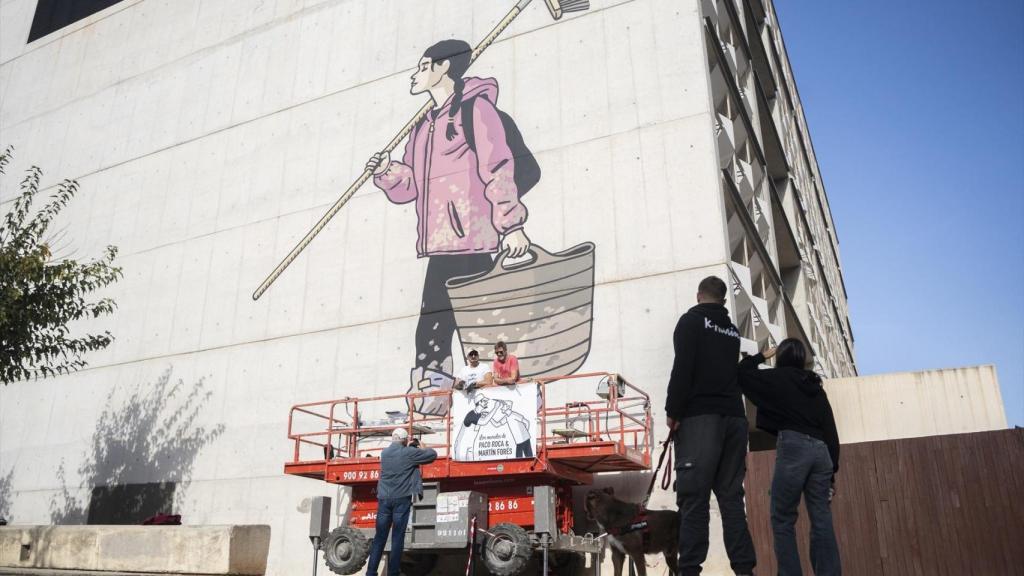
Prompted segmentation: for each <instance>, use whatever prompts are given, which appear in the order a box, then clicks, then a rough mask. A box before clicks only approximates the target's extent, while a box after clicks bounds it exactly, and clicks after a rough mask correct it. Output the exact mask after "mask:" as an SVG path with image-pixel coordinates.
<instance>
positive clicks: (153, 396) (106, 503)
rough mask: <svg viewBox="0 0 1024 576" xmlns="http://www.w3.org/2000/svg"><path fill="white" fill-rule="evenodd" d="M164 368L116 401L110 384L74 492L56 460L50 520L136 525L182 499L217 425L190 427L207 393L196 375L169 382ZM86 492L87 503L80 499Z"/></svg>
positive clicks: (172, 507)
mask: <svg viewBox="0 0 1024 576" xmlns="http://www.w3.org/2000/svg"><path fill="white" fill-rule="evenodd" d="M171 373H172V369H171V368H168V369H167V370H166V371H165V372H164V373H163V374H162V375H161V376H160V378H159V379H158V380H157V381H156V382H155V383H154V384H151V385H145V384H144V385H140V386H139V387H138V389H136V390H135V391H134V392H133V393H132V394H131V396H129V397H128V398H127V399H126V400H124V401H121V402H118V401H117V398H116V396H118V395H117V392H118V389H117V388H115V389H114V390H112V391H111V392H110V394H109V395H108V396H107V403H106V406H105V407H104V409H103V412H102V414H100V416H99V419H98V421H97V422H96V430H95V431H94V432H93V435H92V446H91V453H89V454H86V455H85V459H84V461H83V463H82V464H81V465H80V466H79V467H78V475H79V477H80V478H81V484H80V485H79V488H80V490H78V491H76V492H75V493H72V491H70V490H69V489H68V486H67V482H66V470H65V466H64V462H63V461H61V464H60V466H59V468H58V469H57V478H58V479H59V481H60V485H61V491H60V493H59V494H57V495H56V496H54V498H53V499H52V500H51V501H50V521H51V523H53V524H138V523H141V522H142V521H143V520H144V519H146V518H148V517H149V516H152V515H154V514H158V513H172V512H174V510H176V509H177V507H178V505H179V504H180V503H181V501H182V496H183V493H184V491H185V490H186V489H187V487H188V483H189V480H190V479H191V476H192V466H193V464H194V463H195V459H196V457H197V456H198V455H199V452H200V451H201V450H202V449H203V448H204V447H205V446H206V445H207V444H209V443H211V442H213V441H214V440H216V439H217V437H218V436H220V435H221V434H222V433H223V431H224V425H223V424H218V425H217V426H215V427H213V428H206V427H204V426H196V425H195V422H196V418H197V417H198V416H199V413H200V411H201V410H202V409H203V407H204V406H206V405H207V404H208V400H209V398H210V397H211V396H212V394H213V393H212V392H210V391H205V390H204V388H205V384H204V381H203V379H200V380H199V381H197V382H196V383H195V384H193V385H192V386H186V385H185V383H184V381H182V380H181V379H179V380H178V381H177V382H176V383H173V384H172V382H171ZM84 490H89V491H90V497H89V501H88V502H83V501H82V500H81V499H80V496H79V495H80V494H81V493H82V491H84Z"/></svg>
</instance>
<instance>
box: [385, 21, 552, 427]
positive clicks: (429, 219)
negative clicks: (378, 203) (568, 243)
mask: <svg viewBox="0 0 1024 576" xmlns="http://www.w3.org/2000/svg"><path fill="white" fill-rule="evenodd" d="M470 51H471V48H470V46H469V44H467V43H466V42H463V41H461V40H443V41H441V42H438V43H436V44H434V45H433V46H431V47H430V48H428V49H427V50H426V51H425V52H424V53H423V57H422V58H420V60H419V62H418V64H417V66H416V70H415V72H413V74H412V76H411V88H410V93H411V94H414V95H415V94H422V93H429V94H430V97H431V98H432V100H433V102H434V109H433V110H432V111H431V112H430V113H429V114H428V115H427V117H426V118H425V119H424V120H423V121H422V122H421V123H420V124H419V125H417V126H416V127H415V128H414V129H413V130H412V132H411V133H410V135H409V138H408V141H407V143H406V146H405V152H404V154H403V156H402V159H401V160H393V159H391V157H390V154H388V153H387V152H379V153H377V154H374V155H373V156H372V157H371V158H370V160H369V161H368V162H367V164H366V167H367V169H369V170H371V171H372V172H373V174H374V176H373V182H374V184H375V185H376V186H377V187H378V188H379V189H381V190H382V191H384V193H385V194H387V197H388V199H389V200H390V201H391V202H394V203H396V204H405V203H409V202H415V203H416V216H417V242H416V250H417V255H418V256H419V257H421V258H428V263H427V271H426V277H425V278H424V282H423V293H422V298H421V303H420V316H419V322H418V324H417V327H416V337H415V341H416V353H415V359H414V364H413V368H412V371H411V377H410V391H425V390H431V389H439V388H450V387H451V386H452V382H453V378H452V376H451V374H452V372H453V371H454V365H453V364H454V362H453V359H452V353H451V349H452V342H453V340H452V338H453V335H454V334H455V333H456V322H455V315H454V313H453V311H452V303H451V300H450V299H449V296H448V291H447V289H446V282H447V281H448V280H450V279H452V278H455V277H459V276H467V275H471V274H479V273H483V272H486V271H488V270H490V269H491V268H492V267H493V256H494V255H495V254H497V253H499V252H502V251H504V252H505V253H507V256H508V257H510V258H518V257H522V256H524V255H526V254H527V253H528V251H529V249H530V239H529V237H527V235H526V232H525V231H524V225H525V224H526V220H527V216H528V213H527V209H526V206H525V205H523V203H522V202H521V200H520V193H521V191H520V190H519V188H518V187H517V184H516V169H515V164H516V158H515V154H514V153H513V150H512V149H511V148H510V146H509V144H508V141H507V137H506V133H505V126H504V125H503V121H502V117H501V115H500V113H499V111H498V110H497V108H495V103H496V102H497V97H498V83H497V81H496V80H495V79H493V78H473V77H463V75H464V74H465V72H466V70H467V68H468V66H469V62H470ZM530 160H531V161H532V157H531V158H530ZM537 177H538V178H539V169H538V174H537ZM430 400H431V401H428V402H424V403H422V404H421V405H419V406H417V407H416V409H417V411H418V412H420V413H423V414H443V413H444V412H445V411H446V410H447V406H448V404H447V402H446V401H445V399H444V398H436V399H433V398H432V399H430Z"/></svg>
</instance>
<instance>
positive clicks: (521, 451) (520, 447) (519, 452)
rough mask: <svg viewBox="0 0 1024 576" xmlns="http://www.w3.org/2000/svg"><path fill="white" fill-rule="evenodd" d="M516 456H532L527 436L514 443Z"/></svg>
mask: <svg viewBox="0 0 1024 576" xmlns="http://www.w3.org/2000/svg"><path fill="white" fill-rule="evenodd" d="M516 458H533V448H531V447H530V440H529V438H527V439H526V440H524V441H522V442H520V443H519V444H516Z"/></svg>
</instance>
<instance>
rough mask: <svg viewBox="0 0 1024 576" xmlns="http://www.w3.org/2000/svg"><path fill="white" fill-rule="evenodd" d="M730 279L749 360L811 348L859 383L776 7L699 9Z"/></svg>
mask: <svg viewBox="0 0 1024 576" xmlns="http://www.w3.org/2000/svg"><path fill="white" fill-rule="evenodd" d="M701 7H702V15H703V18H704V34H705V39H706V41H707V53H708V70H709V74H710V86H711V97H712V101H713V105H714V127H713V129H714V133H715V139H716V145H717V149H718V160H719V167H720V168H721V170H722V188H723V192H724V193H725V196H726V202H725V204H726V220H727V227H728V236H729V249H730V262H729V266H730V275H731V283H732V290H733V305H734V312H735V314H736V320H737V326H738V327H739V328H740V332H741V334H742V335H743V338H744V343H743V347H744V350H745V351H753V350H754V349H756V348H762V347H765V346H769V345H774V344H777V343H778V342H779V341H780V340H781V339H783V338H785V337H787V336H793V337H798V338H801V339H802V340H804V341H805V342H806V343H807V344H808V345H809V346H810V348H811V350H812V351H813V354H814V368H815V370H817V371H819V372H821V373H822V374H823V375H825V376H827V377H841V376H853V375H856V364H855V360H854V346H853V333H852V331H851V329H850V321H849V310H848V308H847V300H846V291H845V286H844V285H843V279H842V268H841V266H840V261H839V249H838V240H837V238H836V235H835V227H834V225H833V222H832V217H831V212H830V209H829V206H828V202H827V199H826V197H825V192H824V189H823V186H822V183H821V176H820V171H819V169H818V163H817V160H816V159H815V157H814V152H813V148H812V146H811V144H810V142H811V141H810V136H809V131H808V129H807V122H806V119H805V118H804V114H803V108H802V105H801V103H800V99H799V95H798V93H797V90H796V85H795V82H794V80H793V74H792V71H791V69H790V67H789V62H788V58H787V57H786V52H785V46H784V44H783V43H782V36H781V34H780V29H779V25H778V21H777V20H776V17H775V13H774V9H773V6H772V5H771V2H770V0H765V1H763V2H762V0H702V2H701Z"/></svg>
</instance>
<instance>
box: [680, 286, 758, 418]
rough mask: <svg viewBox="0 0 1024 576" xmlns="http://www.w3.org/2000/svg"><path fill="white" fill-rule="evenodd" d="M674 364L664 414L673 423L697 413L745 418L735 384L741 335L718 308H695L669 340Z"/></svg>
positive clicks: (719, 307) (691, 309) (715, 305)
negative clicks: (673, 353)
mask: <svg viewBox="0 0 1024 576" xmlns="http://www.w3.org/2000/svg"><path fill="white" fill-rule="evenodd" d="M672 344H673V347H674V348H675V354H676V355H675V360H674V361H673V363H672V376H671V377H670V378H669V381H668V394H667V398H666V401H665V413H666V414H667V415H668V416H669V417H670V418H673V419H675V420H679V419H682V418H686V417H688V416H700V415H702V414H720V415H722V416H745V415H746V414H745V412H744V410H743V399H742V397H741V395H740V388H739V384H738V383H737V382H736V359H737V358H739V355H740V333H739V330H737V329H736V326H734V325H733V323H732V321H731V320H730V319H729V311H728V310H727V309H726V307H725V306H724V305H722V304H698V305H696V306H694V307H693V308H690V309H689V310H688V311H687V312H686V313H685V314H683V315H682V316H681V317H680V318H679V322H677V323H676V329H675V332H674V333H673V335H672Z"/></svg>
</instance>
